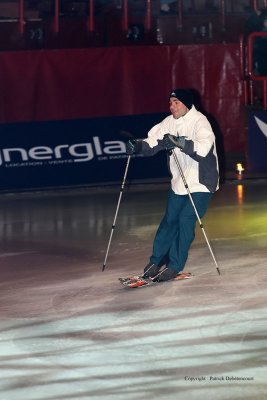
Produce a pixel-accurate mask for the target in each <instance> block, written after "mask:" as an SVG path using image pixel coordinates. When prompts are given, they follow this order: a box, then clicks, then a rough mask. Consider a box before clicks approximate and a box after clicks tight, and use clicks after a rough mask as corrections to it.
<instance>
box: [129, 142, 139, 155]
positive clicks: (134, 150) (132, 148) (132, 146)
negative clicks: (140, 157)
mask: <svg viewBox="0 0 267 400" xmlns="http://www.w3.org/2000/svg"><path fill="white" fill-rule="evenodd" d="M138 147H139V146H138V142H137V140H135V139H130V140H128V142H127V143H126V154H128V156H132V155H133V154H135V153H137V151H138Z"/></svg>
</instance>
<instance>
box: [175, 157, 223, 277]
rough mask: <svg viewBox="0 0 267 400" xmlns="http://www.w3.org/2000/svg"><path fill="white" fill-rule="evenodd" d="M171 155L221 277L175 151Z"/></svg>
mask: <svg viewBox="0 0 267 400" xmlns="http://www.w3.org/2000/svg"><path fill="white" fill-rule="evenodd" d="M171 154H172V155H173V158H174V160H175V163H176V165H177V167H178V170H179V173H180V175H181V178H182V180H183V183H184V186H185V188H186V190H187V193H188V196H189V199H190V201H191V203H192V206H193V208H194V211H195V214H196V216H197V219H198V222H199V226H200V228H201V230H202V232H203V235H204V238H205V239H206V242H207V245H208V248H209V251H210V254H211V256H212V258H213V261H214V263H215V266H216V269H217V272H218V274H219V275H221V272H220V269H219V266H218V263H217V261H216V258H215V256H214V253H213V251H212V248H211V246H210V243H209V240H208V238H207V235H206V232H205V229H204V226H203V224H202V222H201V219H200V216H199V214H198V211H197V209H196V206H195V203H194V200H193V198H192V196H191V193H190V190H189V187H188V184H187V182H186V179H185V176H184V173H183V170H182V168H181V165H180V163H179V160H178V158H177V155H176V154H175V151H174V150H172V151H171Z"/></svg>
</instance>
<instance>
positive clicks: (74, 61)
mask: <svg viewBox="0 0 267 400" xmlns="http://www.w3.org/2000/svg"><path fill="white" fill-rule="evenodd" d="M238 52H239V48H238V44H232V45H231V44H230V45H224V44H214V45H180V46H144V47H142V46H136V47H134V46H132V47H113V48H112V47H111V48H105V49H103V48H89V49H73V50H40V51H21V52H19V51H18V52H2V53H0V123H12V122H24V121H48V120H66V119H79V118H88V117H89V118H90V117H101V116H115V115H116V116H119V115H134V114H146V113H158V112H165V111H168V94H169V92H170V90H171V89H172V88H175V87H191V88H194V89H195V90H196V91H198V92H199V94H200V95H201V98H202V105H203V107H204V109H205V110H207V111H208V112H209V113H210V114H212V116H213V117H214V118H215V119H216V120H217V122H218V124H219V126H220V128H221V131H222V133H223V137H224V146H225V151H226V152H227V151H228V152H235V151H243V150H244V146H245V115H244V107H243V102H242V84H241V80H240V76H239V69H240V67H239V53H238Z"/></svg>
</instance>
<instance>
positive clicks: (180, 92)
mask: <svg viewBox="0 0 267 400" xmlns="http://www.w3.org/2000/svg"><path fill="white" fill-rule="evenodd" d="M171 97H176V99H178V100H180V101H181V102H182V103H183V104H184V105H185V106H186V107H187V108H188V109H189V110H190V108H192V105H193V95H192V92H191V90H189V89H174V90H172V91H171V93H170V96H169V99H170V98H171Z"/></svg>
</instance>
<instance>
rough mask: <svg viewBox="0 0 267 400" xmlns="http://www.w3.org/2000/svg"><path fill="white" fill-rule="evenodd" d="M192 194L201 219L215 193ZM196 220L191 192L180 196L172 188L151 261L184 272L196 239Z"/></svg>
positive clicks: (155, 240)
mask: <svg viewBox="0 0 267 400" xmlns="http://www.w3.org/2000/svg"><path fill="white" fill-rule="evenodd" d="M191 196H192V199H193V201H194V204H195V206H196V209H197V211H198V214H199V217H200V218H202V217H203V216H204V215H205V213H206V211H207V208H208V204H209V201H210V199H211V197H212V193H210V192H208V193H206V192H196V193H192V194H191ZM196 221H197V216H196V213H195V211H194V208H193V205H192V203H191V201H190V198H189V195H177V194H175V193H174V192H173V191H172V190H171V191H170V192H169V194H168V201H167V207H166V211H165V215H164V217H163V219H162V221H161V223H160V225H159V228H158V230H157V233H156V236H155V239H154V243H153V254H152V256H151V257H150V262H151V263H152V264H156V265H162V264H163V263H164V264H165V263H166V265H167V266H168V267H170V268H172V269H173V270H175V271H177V273H178V272H180V271H182V270H183V268H184V266H185V263H186V260H187V257H188V252H189V249H190V246H191V243H192V242H193V240H194V238H195V228H196Z"/></svg>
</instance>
